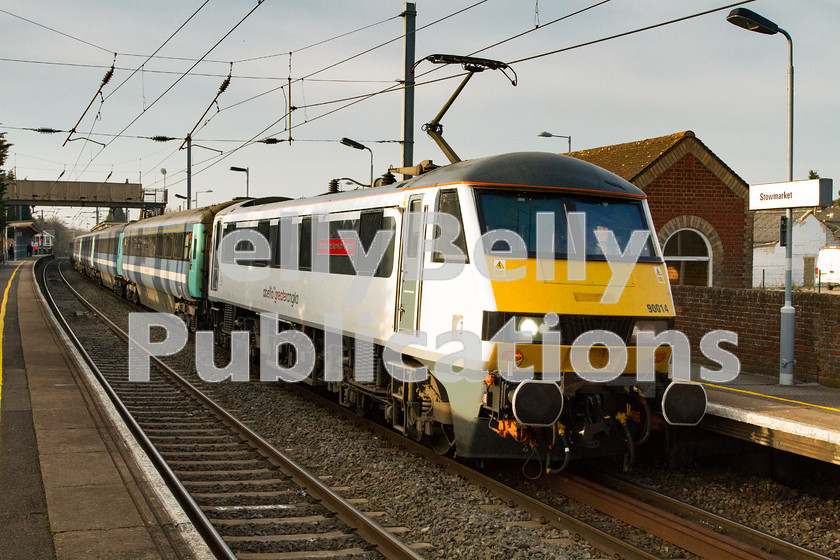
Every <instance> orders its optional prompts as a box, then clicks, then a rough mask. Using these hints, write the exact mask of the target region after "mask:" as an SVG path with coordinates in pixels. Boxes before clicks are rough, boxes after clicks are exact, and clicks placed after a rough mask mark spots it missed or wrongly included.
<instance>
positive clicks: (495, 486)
mask: <svg viewBox="0 0 840 560" xmlns="http://www.w3.org/2000/svg"><path fill="white" fill-rule="evenodd" d="M287 387H289V388H291V389H292V390H294V391H298V392H301V393H305V394H306V396H307V398H316V399H318V400H319V406H323V407H327V408H329V409H331V410H333V411H336V412H338V413H340V414H342V415H344V416H345V417H347V418H350V419H352V420H353V421H354V422H355V423H360V422H362V423H364V425H365V426H366V427H367V428H369V429H370V430H372V431H374V432H375V433H376V434H377V435H379V436H382V437H384V438H386V439H388V440H390V441H391V442H393V443H394V444H395V445H397V446H400V447H405V448H407V449H408V450H410V451H411V452H412V453H415V454H419V455H422V456H424V457H426V458H427V459H428V460H430V461H431V462H433V463H435V464H437V465H438V466H439V467H440V468H443V469H445V470H446V471H448V472H450V473H454V474H457V475H459V476H461V477H463V478H464V479H466V480H467V481H469V482H470V483H472V484H473V485H475V486H477V487H481V488H484V489H486V490H488V491H489V492H490V493H491V494H493V495H495V496H496V497H498V498H500V499H501V500H503V501H504V503H507V504H508V505H509V506H511V507H516V508H519V509H521V510H523V511H527V512H529V513H530V514H531V515H532V516H533V518H534V519H536V520H538V521H539V522H540V523H542V524H546V525H550V526H554V527H556V528H558V529H564V530H566V531H568V532H569V533H570V534H571V535H573V536H574V538H575V539H578V538H580V539H584V540H586V541H587V542H589V543H590V544H591V545H592V546H594V547H595V548H598V549H599V550H601V551H602V552H604V553H606V554H607V555H609V557H611V558H625V559H652V558H657V556H656V555H654V554H652V553H651V552H649V551H646V550H644V549H642V548H639V547H637V546H635V545H634V544H632V543H630V542H625V541H623V540H621V539H618V538H616V537H614V536H613V535H611V534H610V529H609V528H607V529H606V530H602V529H600V528H599V527H598V526H597V525H598V524H597V523H595V524H593V523H587V522H584V521H581V520H580V519H576V518H575V517H572V516H570V515H568V514H566V513H564V512H563V511H561V510H560V509H558V508H556V507H553V506H552V505H551V504H550V503H547V502H546V501H541V500H539V499H536V498H534V497H532V496H531V495H529V494H530V491H528V492H527V493H523V492H520V491H518V490H516V489H514V488H511V487H510V486H508V485H506V484H504V483H502V482H500V481H498V480H496V477H495V475H496V474H497V473H494V472H491V471H489V470H488V471H486V473H487V474H485V473H482V472H478V471H477V470H475V469H472V468H470V467H468V466H466V465H463V464H461V463H459V462H457V461H452V460H450V459H447V458H444V457H440V456H439V455H437V454H435V453H434V452H432V451H431V450H429V449H427V448H425V447H423V446H421V445H419V444H417V443H415V442H414V441H413V440H410V439H407V438H405V437H403V436H402V435H400V434H397V433H396V432H393V431H392V430H390V429H388V428H385V427H384V426H382V425H379V424H377V423H375V422H369V421H367V420H365V419H363V418H361V417H359V416H357V415H356V414H355V413H354V412H352V411H350V410H348V409H346V408H344V407H341V406H339V405H338V404H336V403H334V402H333V401H330V400H328V399H325V398H323V397H321V396H319V395H317V394H315V393H313V392H312V391H309V390H306V389H303V388H301V387H298V386H295V385H287ZM219 389H221V388H219ZM210 390H211V391H214V390H215V389H213V388H211V389H210ZM488 474H491V475H494V476H488ZM540 484H542V485H543V486H545V487H546V488H548V489H550V490H551V491H552V492H553V493H554V495H555V496H559V495H563V496H567V497H569V498H571V499H573V500H575V501H578V502H581V503H583V504H585V505H587V506H589V507H591V508H592V509H595V510H598V511H600V512H602V513H604V514H606V515H608V516H610V517H612V518H614V519H617V520H620V521H622V522H623V523H626V524H628V525H631V526H633V527H636V528H639V529H641V530H643V531H645V532H646V533H648V534H651V535H655V536H657V537H659V538H661V539H662V540H664V541H665V542H666V543H671V544H673V545H674V546H676V547H678V548H680V549H682V550H685V551H686V552H687V553H689V554H695V555H697V556H699V557H702V558H748V559H763V560H767V559H770V558H792V559H796V560H798V559H812V560H824V559H826V558H828V557H826V556H822V555H819V554H817V553H814V552H812V551H809V550H806V549H804V548H801V547H798V546H796V545H793V544H791V543H787V542H785V541H783V540H781V539H777V538H775V537H772V536H770V535H767V534H764V533H761V532H759V531H756V530H753V529H751V528H749V527H744V526H741V525H738V524H737V523H733V522H731V521H728V520H726V519H723V518H721V517H719V516H715V515H713V514H709V513H707V512H703V511H702V510H699V509H697V508H693V507H691V506H688V505H686V504H683V503H681V502H677V501H675V500H672V499H669V498H667V497H665V496H662V495H658V494H656V493H655V492H652V491H649V490H647V489H644V488H640V487H638V486H634V485H630V484H629V483H625V482H622V481H618V480H616V479H610V478H608V477H602V476H596V475H591V474H587V477H585V478H584V477H578V476H574V475H570V474H568V473H566V474H564V475H562V476H554V477H543V478H542V479H541V481H540Z"/></svg>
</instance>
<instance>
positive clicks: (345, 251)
mask: <svg viewBox="0 0 840 560" xmlns="http://www.w3.org/2000/svg"><path fill="white" fill-rule="evenodd" d="M340 231H355V232H356V233H358V232H359V220H332V221H330V238H329V239H328V240H327V248H326V250H327V251H328V253H329V257H330V274H354V273H355V269H354V268H353V263H352V262H351V260H350V258H351V255H353V254H355V252H356V250H357V249H356V247H355V246H354V245H353V244H352V242H344V241H343V240H342V239H341V235H340V234H339V233H338V232H340ZM323 250H324V247H323V243H322V242H319V246H318V251H319V253H320V252H321V251H323Z"/></svg>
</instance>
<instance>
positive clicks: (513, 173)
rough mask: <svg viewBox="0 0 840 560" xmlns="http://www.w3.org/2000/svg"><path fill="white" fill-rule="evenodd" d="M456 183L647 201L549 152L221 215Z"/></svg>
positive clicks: (629, 187)
mask: <svg viewBox="0 0 840 560" xmlns="http://www.w3.org/2000/svg"><path fill="white" fill-rule="evenodd" d="M457 183H468V184H486V185H498V186H519V185H521V186H523V187H543V188H562V189H569V190H574V191H581V192H588V193H593V194H606V195H618V196H633V197H638V198H645V194H644V192H643V191H642V190H641V189H639V188H638V187H636V186H635V185H633V184H632V183H630V182H628V181H626V180H624V179H622V178H621V177H619V176H618V175H615V174H613V173H610V172H609V171H607V170H605V169H602V168H600V167H597V166H595V165H593V164H591V163H588V162H585V161H581V160H579V159H575V158H571V157H568V156H564V155H560V154H551V153H545V152H516V153H511V154H502V155H495V156H489V157H484V158H479V159H473V160H467V161H460V162H458V163H453V164H450V165H446V166H441V167H438V168H437V169H434V170H432V171H429V172H427V173H424V174H422V175H419V176H417V177H412V178H411V179H408V180H407V181H400V182H398V183H394V184H393V185H388V186H385V187H374V188H362V189H355V190H352V191H343V192H339V193H336V194H325V195H320V196H317V197H307V198H302V199H300V198H299V199H292V200H289V201H285V202H269V201H266V202H265V206H263V203H262V202H261V201H260V200H259V199H257V200H253V201H250V202H248V203H244V205H243V204H239V205H234V206H231V207H229V208H226V209H224V210H222V211H221V212H220V214H229V213H235V212H240V211H241V212H247V211H249V210H250V208H252V207H255V206H261V207H263V208H265V207H269V206H270V207H278V208H279V207H283V206H296V205H299V204H301V203H307V202H327V201H333V200H341V199H346V198H355V197H358V196H359V195H360V194H361V195H376V194H389V193H395V192H401V191H404V190H405V189H410V188H422V187H433V186H437V185H450V184H457Z"/></svg>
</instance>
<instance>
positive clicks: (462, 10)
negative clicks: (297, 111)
mask: <svg viewBox="0 0 840 560" xmlns="http://www.w3.org/2000/svg"><path fill="white" fill-rule="evenodd" d="M487 1H488V0H479V1H478V2H475V3H474V4H471V5H469V6H466V7H465V8H462V9H460V10H457V11H455V12H452V13H451V14H449V15H446V16H444V17H442V18H440V19H437V20H435V21H432V22H430V23H427V24H426V25H423V26H421V27H418V28H417V29H415V30H414V32H413V33H415V34H416V33H417V32H418V31H421V30H423V29H426V28H428V27H431V26H432V25H436V24H438V23H440V22H442V21H444V20H447V19H449V18H451V17H454V16H456V15H459V14H461V13H463V12H465V11H467V10H471V9H472V8H475V7H476V6H480V5H481V4H484V3H485V2H487ZM401 15H402V14H401ZM401 15H400V16H397V17H401ZM391 19H393V18H391ZM404 36H405V34H401V35H399V36H397V37H394V38H393V39H389V40H388V41H385V42H384V43H380V44H378V45H376V46H374V47H371V48H369V49H366V50H364V51H362V52H359V53H356V54H354V55H352V56H349V57H347V58H345V59H343V60H340V61H338V62H335V63H333V64H330V65H328V66H325V67H323V68H321V69H319V70H315V71H314V72H310V73H309V74H306V75H304V76H301V77H300V78H295V79H294V80H293V81H292V83H297V82H299V81H302V80H308V79H310V78H311V77H312V76H315V75H316V74H320V73H321V72H325V71H327V70H331V69H332V68H335V67H336V66H339V65H341V64H344V63H345V62H349V61H351V60H353V59H356V58H358V57H360V56H364V55H366V54H368V53H370V52H372V51H374V50H376V49H379V48H382V47H384V46H386V45H389V44H391V43H393V42H394V41H398V40H400V39H402V38H403V37H404ZM285 87H287V86H286V85H282V86H278V87H275V88H272V89H270V90H267V91H264V92H262V93H258V94H257V95H254V96H252V97H249V98H248V99H243V100H242V101H239V102H237V103H234V104H232V105H228V106H227V107H224V108H222V109H221V110H220V111H226V110H228V109H232V108H234V107H237V106H239V105H242V104H244V103H248V102H251V101H253V100H255V99H259V98H260V97H264V96H266V95H269V94H271V93H274V92H276V91H278V90H281V89H284V88H285Z"/></svg>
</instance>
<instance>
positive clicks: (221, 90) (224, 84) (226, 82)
mask: <svg viewBox="0 0 840 560" xmlns="http://www.w3.org/2000/svg"><path fill="white" fill-rule="evenodd" d="M232 76H233V62H231V63H230V70H229V71H228V76H227V78H225V80H224V81H223V82H222V85H220V86H219V91H217V92H216V96H215V97H214V98H213V101H211V102H210V105H208V106H207V109H205V110H204V113H203V114H202V115H201V117H199V119H198V122H197V123H195V126H194V127H193V128H192V130H191V131H190V132H189V134H187V136H186V137H185V138H184V141H183V142H182V143H181V145H180V146H179V147H178V149H179V150H183V149H184V145H185V144H186V143H187V138H192V135H193V134H195V131H196V129H197V128H198V127H199V125H200V124H201V121H202V120H204V117H206V116H207V113H209V112H210V109H212V108H213V105H216V107H217V108H218V101H219V96H220V95H222V94H223V93H224V92H225V91H226V90H227V88H228V86H229V85H230V79H231V77H232ZM208 120H209V119H208Z"/></svg>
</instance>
